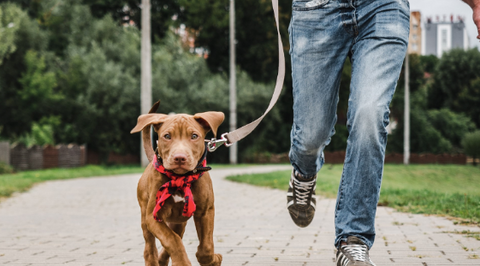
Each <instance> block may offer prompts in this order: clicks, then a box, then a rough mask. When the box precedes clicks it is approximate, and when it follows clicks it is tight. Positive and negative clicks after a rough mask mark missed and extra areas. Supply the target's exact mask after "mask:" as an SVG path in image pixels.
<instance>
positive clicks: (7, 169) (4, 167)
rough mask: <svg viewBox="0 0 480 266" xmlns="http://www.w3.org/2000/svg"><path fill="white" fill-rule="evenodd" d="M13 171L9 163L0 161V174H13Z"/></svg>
mask: <svg viewBox="0 0 480 266" xmlns="http://www.w3.org/2000/svg"><path fill="white" fill-rule="evenodd" d="M13 173H14V169H13V167H11V166H10V165H8V164H6V163H4V162H0V175H3V174H13Z"/></svg>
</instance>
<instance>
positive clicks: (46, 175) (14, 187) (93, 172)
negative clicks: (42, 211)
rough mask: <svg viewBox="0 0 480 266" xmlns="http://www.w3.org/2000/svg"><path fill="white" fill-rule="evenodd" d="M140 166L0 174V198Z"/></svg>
mask: <svg viewBox="0 0 480 266" xmlns="http://www.w3.org/2000/svg"><path fill="white" fill-rule="evenodd" d="M209 166H211V167H212V168H214V169H216V168H226V167H232V166H231V165H222V164H213V165H209ZM248 166H251V164H239V165H236V166H235V167H248ZM143 170H144V168H143V167H140V166H133V165H131V166H100V165H88V166H83V167H78V168H68V169H67V168H55V169H46V170H35V171H24V172H18V173H14V174H0V198H2V197H9V196H11V195H12V194H13V193H15V192H23V191H26V190H28V189H29V188H31V187H32V186H33V185H34V184H36V183H39V182H43V181H47V180H60V179H72V178H78V177H92V176H108V175H120V174H131V173H138V174H140V173H142V172H143Z"/></svg>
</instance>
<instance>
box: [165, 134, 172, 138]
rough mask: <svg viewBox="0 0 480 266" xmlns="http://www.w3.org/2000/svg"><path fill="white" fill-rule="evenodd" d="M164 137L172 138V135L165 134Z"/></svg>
mask: <svg viewBox="0 0 480 266" xmlns="http://www.w3.org/2000/svg"><path fill="white" fill-rule="evenodd" d="M163 137H164V138H166V139H172V136H170V134H165V135H164V136H163Z"/></svg>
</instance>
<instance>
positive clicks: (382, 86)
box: [289, 0, 410, 248]
mask: <svg viewBox="0 0 480 266" xmlns="http://www.w3.org/2000/svg"><path fill="white" fill-rule="evenodd" d="M292 9H293V11H292V19H291V22H290V26H289V34H290V55H291V59H292V78H293V98H294V100H293V111H294V117H293V125H292V130H291V148H290V154H289V156H290V161H291V163H292V166H293V168H294V169H295V170H296V171H297V172H299V173H300V174H302V175H303V176H306V177H311V176H314V175H316V174H317V172H318V171H319V170H320V169H321V168H322V166H323V164H324V162H325V160H324V156H323V150H324V148H325V146H326V145H328V144H329V142H330V139H331V137H332V136H333V134H334V133H335V130H334V126H335V123H336V121H337V114H336V109H337V104H338V95H339V93H338V90H339V85H340V76H341V73H342V68H343V64H344V61H345V59H346V58H347V56H348V57H349V58H350V61H351V63H352V77H351V84H350V94H349V99H348V111H347V129H348V133H349V136H348V139H347V150H346V156H345V162H344V166H343V173H342V178H341V182H340V187H339V190H338V196H337V205H336V210H335V234H336V239H335V245H336V246H338V245H339V244H340V242H341V241H346V239H347V237H348V236H357V237H359V238H360V239H361V240H362V241H364V242H365V244H366V245H367V246H368V247H369V248H371V247H372V245H373V242H374V239H375V226H374V222H375V213H376V209H377V203H378V199H379V196H380V186H381V182H382V175H383V164H384V160H385V147H386V143H387V130H386V127H387V125H388V123H389V113H390V110H389V104H390V102H391V100H392V97H393V93H394V91H395V87H396V84H397V80H398V77H399V75H400V71H401V68H402V63H403V59H404V58H405V54H406V50H407V43H408V34H409V30H410V22H409V19H410V7H409V3H408V0H293V5H292ZM318 182H321V177H320V178H319V180H318Z"/></svg>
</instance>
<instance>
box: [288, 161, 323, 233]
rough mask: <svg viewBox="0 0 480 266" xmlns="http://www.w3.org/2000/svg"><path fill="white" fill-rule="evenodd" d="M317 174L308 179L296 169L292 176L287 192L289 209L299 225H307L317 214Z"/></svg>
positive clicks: (294, 220)
mask: <svg viewBox="0 0 480 266" xmlns="http://www.w3.org/2000/svg"><path fill="white" fill-rule="evenodd" d="M316 187H317V176H316V175H315V176H313V177H311V178H309V179H306V178H305V177H303V176H302V175H301V174H299V173H297V172H296V171H295V170H293V171H292V175H291V177H290V185H289V187H288V192H287V209H288V212H289V213H290V217H292V220H293V222H294V223H295V224H296V225H297V226H299V227H307V226H308V225H309V224H310V223H311V222H312V220H313V216H314V215H315V205H316V204H317V200H316V199H315V197H314V196H315V188H316Z"/></svg>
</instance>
